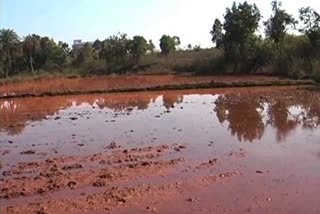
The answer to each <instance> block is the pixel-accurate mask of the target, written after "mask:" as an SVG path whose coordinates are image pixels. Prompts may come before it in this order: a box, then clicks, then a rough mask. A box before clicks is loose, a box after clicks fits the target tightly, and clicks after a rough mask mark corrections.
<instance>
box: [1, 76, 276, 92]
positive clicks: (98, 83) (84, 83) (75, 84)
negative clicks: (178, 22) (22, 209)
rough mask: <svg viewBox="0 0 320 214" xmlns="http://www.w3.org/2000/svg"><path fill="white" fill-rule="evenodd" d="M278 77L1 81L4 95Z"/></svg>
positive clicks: (136, 77)
mask: <svg viewBox="0 0 320 214" xmlns="http://www.w3.org/2000/svg"><path fill="white" fill-rule="evenodd" d="M279 80H280V78H278V77H270V76H254V75H241V76H235V75H232V76H227V75H224V76H191V75H123V76H97V77H95V76H93V77H83V78H62V77H61V78H51V79H37V80H26V81H23V80H21V81H16V82H8V83H5V82H4V83H2V84H0V95H1V96H4V95H21V94H25V93H27V94H42V93H59V92H65V93H67V92H75V91H76V92H79V93H80V92H88V91H101V90H102V91H104V90H119V89H120V90H121V89H139V88H140V89H145V88H149V87H156V86H164V85H178V86H179V85H183V84H199V83H208V82H211V81H216V82H222V83H231V82H254V83H257V84H258V85H259V83H262V82H265V81H279Z"/></svg>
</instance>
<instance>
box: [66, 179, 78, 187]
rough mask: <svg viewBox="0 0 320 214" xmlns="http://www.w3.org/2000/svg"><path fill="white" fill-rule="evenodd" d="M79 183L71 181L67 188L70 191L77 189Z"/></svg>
mask: <svg viewBox="0 0 320 214" xmlns="http://www.w3.org/2000/svg"><path fill="white" fill-rule="evenodd" d="M77 185H78V183H77V182H75V181H69V182H68V184H67V186H68V187H69V188H70V189H75V188H76V187H77Z"/></svg>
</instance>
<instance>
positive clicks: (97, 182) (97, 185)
mask: <svg viewBox="0 0 320 214" xmlns="http://www.w3.org/2000/svg"><path fill="white" fill-rule="evenodd" d="M106 185H107V184H106V182H105V181H102V180H98V181H95V182H94V183H93V184H92V186H94V187H104V186H106Z"/></svg>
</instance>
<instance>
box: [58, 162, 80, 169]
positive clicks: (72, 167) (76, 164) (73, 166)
mask: <svg viewBox="0 0 320 214" xmlns="http://www.w3.org/2000/svg"><path fill="white" fill-rule="evenodd" d="M62 169H63V170H72V169H82V165H81V164H79V163H75V164H71V165H66V166H63V167H62Z"/></svg>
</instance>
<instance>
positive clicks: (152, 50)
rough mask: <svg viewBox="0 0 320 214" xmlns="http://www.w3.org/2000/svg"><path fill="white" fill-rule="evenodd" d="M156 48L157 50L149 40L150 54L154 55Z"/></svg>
mask: <svg viewBox="0 0 320 214" xmlns="http://www.w3.org/2000/svg"><path fill="white" fill-rule="evenodd" d="M155 48H156V47H155V46H154V44H153V42H152V40H151V39H149V42H148V51H150V53H151V54H153V53H154V49H155Z"/></svg>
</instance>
